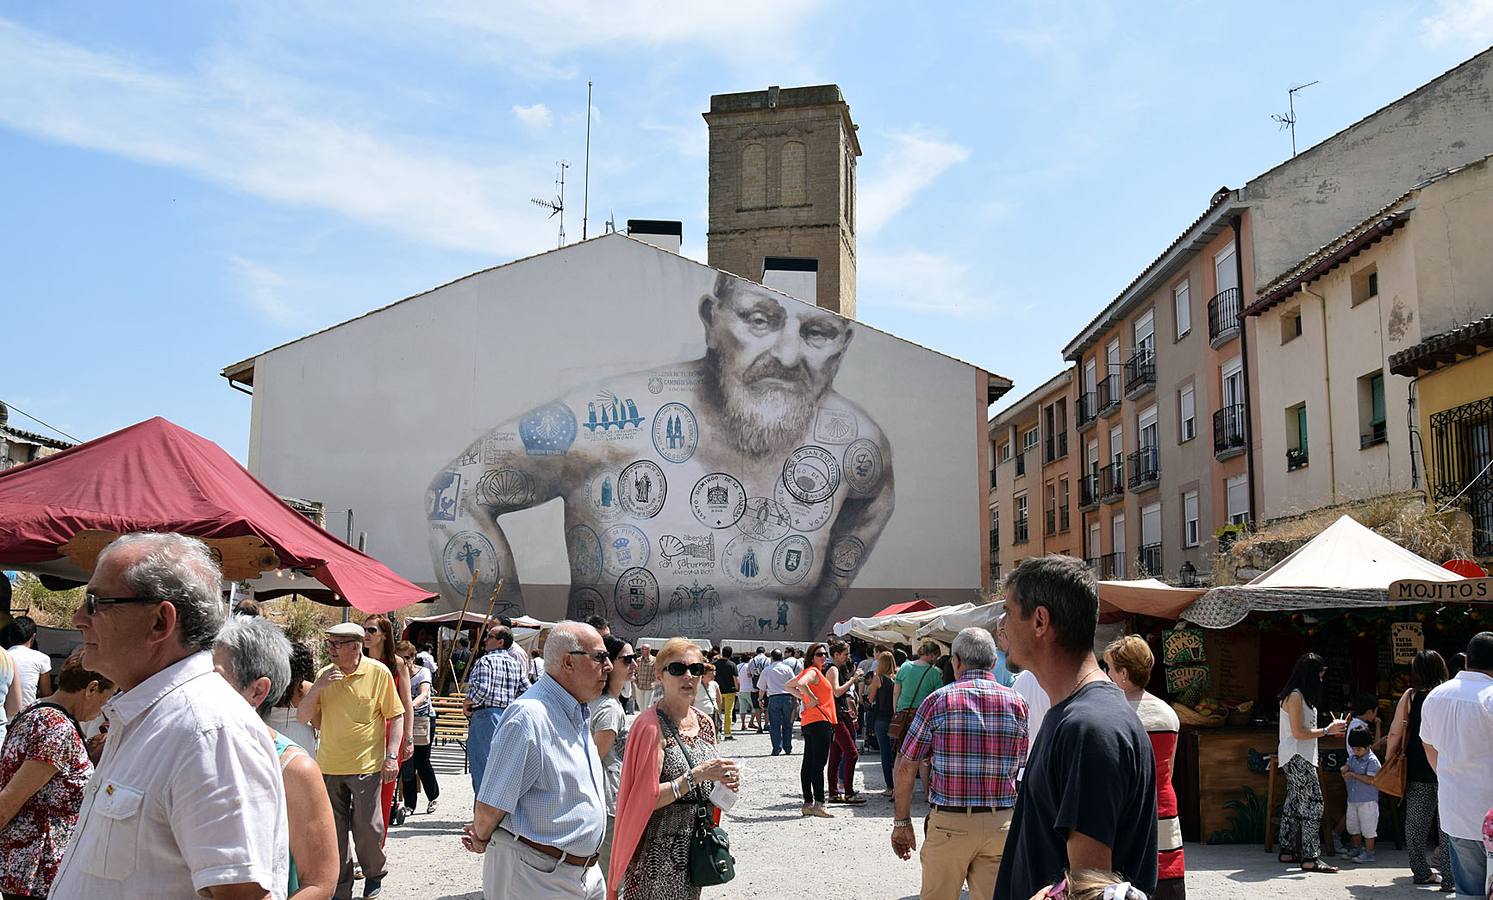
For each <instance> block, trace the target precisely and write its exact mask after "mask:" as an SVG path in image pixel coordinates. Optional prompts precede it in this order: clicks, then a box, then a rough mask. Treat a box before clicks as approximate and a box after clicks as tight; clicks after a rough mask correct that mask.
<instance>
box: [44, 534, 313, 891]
mask: <svg viewBox="0 0 1493 900" xmlns="http://www.w3.org/2000/svg"><path fill="white" fill-rule="evenodd" d="M222 587H223V586H222V578H221V576H220V574H219V570H218V567H217V565H216V564H215V563H214V562H213V560H212V556H211V555H210V554H209V553H208V549H207V547H206V546H205V545H204V544H203V543H202V542H201V541H198V540H196V539H194V538H189V537H186V536H184V535H179V534H130V535H125V536H124V537H121V538H118V539H116V540H115V541H114V542H112V543H111V544H109V545H108V546H107V547H105V548H104V550H103V552H102V553H100V554H99V558H98V564H97V566H96V567H95V568H94V571H93V576H92V577H91V578H90V579H89V580H88V587H87V589H86V591H87V593H86V594H85V595H84V598H83V605H82V606H80V607H79V608H78V611H77V612H75V613H74V614H73V626H74V627H75V628H77V629H78V630H79V631H80V632H82V635H83V658H82V663H83V665H84V666H86V667H87V668H89V669H92V670H93V671H96V672H98V673H99V674H101V675H104V676H105V677H107V678H109V679H110V680H112V681H114V682H115V683H116V684H118V685H119V693H118V694H117V695H116V696H115V697H114V698H113V699H112V700H110V701H109V702H108V703H106V704H105V705H104V713H105V715H107V717H108V720H109V723H110V730H109V740H108V743H107V744H106V745H105V747H104V754H103V757H102V758H101V759H100V761H99V765H98V769H97V770H96V771H95V773H94V776H93V778H92V779H91V780H90V781H89V783H88V786H87V788H86V789H85V791H84V795H83V801H82V807H81V809H80V810H79V812H78V823H77V827H76V828H75V829H74V831H73V834H72V839H71V841H70V842H69V844H68V847H67V850H66V852H65V853H64V855H63V858H62V864H61V868H60V869H59V870H58V872H57V877H56V880H55V881H54V882H53V883H52V889H51V893H50V896H52V897H59V898H61V897H90V898H91V897H107V898H110V900H132V898H141V900H145V898H156V897H195V896H199V895H200V896H204V897H215V898H225V897H226V898H254V900H262V898H267V897H273V898H283V897H284V896H285V890H286V884H287V882H288V880H289V856H290V854H289V846H288V838H287V829H286V818H285V789H284V785H283V782H282V780H281V776H280V765H279V762H278V760H277V758H276V754H275V745H274V741H273V740H272V739H271V738H270V734H269V731H268V730H266V729H265V727H264V723H263V722H261V721H260V719H259V717H258V716H257V715H256V714H255V712H254V710H253V709H251V708H250V707H249V706H248V705H247V704H246V703H244V702H243V699H242V698H241V697H239V695H238V693H237V692H236V691H234V689H233V688H232V687H231V686H229V684H228V682H226V681H224V680H223V679H222V678H219V677H218V674H217V672H216V671H215V670H214V669H213V660H212V655H211V650H212V647H213V641H214V640H215V638H216V637H217V634H218V629H219V628H220V627H221V626H222V624H223V606H222Z"/></svg>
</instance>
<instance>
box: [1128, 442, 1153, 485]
mask: <svg viewBox="0 0 1493 900" xmlns="http://www.w3.org/2000/svg"><path fill="white" fill-rule="evenodd" d="M1127 458H1128V459H1129V460H1130V489H1131V490H1132V491H1144V490H1148V489H1150V488H1153V487H1155V486H1156V485H1157V483H1158V482H1160V481H1161V451H1160V450H1159V449H1158V448H1156V447H1142V448H1140V449H1139V450H1137V451H1135V452H1134V453H1131V454H1130V456H1129V457H1127Z"/></svg>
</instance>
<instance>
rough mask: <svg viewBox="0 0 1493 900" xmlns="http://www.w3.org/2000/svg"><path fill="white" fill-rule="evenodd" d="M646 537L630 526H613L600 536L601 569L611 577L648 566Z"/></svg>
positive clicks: (648, 549)
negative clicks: (627, 570)
mask: <svg viewBox="0 0 1493 900" xmlns="http://www.w3.org/2000/svg"><path fill="white" fill-rule="evenodd" d="M651 552H652V548H650V547H649V546H648V535H646V534H644V533H643V532H642V530H641V529H639V528H635V527H633V526H632V525H613V526H612V527H611V528H608V529H607V530H606V531H605V532H604V533H603V534H602V536H601V560H602V569H603V570H604V571H605V572H606V573H607V574H608V575H612V576H616V575H620V574H622V572H623V571H624V570H626V569H631V568H634V567H642V566H646V565H648V557H649V555H650V554H651Z"/></svg>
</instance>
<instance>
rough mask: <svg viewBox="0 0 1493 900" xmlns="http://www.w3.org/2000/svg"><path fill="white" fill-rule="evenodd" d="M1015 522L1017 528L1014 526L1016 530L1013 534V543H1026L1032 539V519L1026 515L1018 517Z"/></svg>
mask: <svg viewBox="0 0 1493 900" xmlns="http://www.w3.org/2000/svg"><path fill="white" fill-rule="evenodd" d="M1013 524H1014V526H1015V528H1014V530H1013V532H1012V535H1011V543H1013V544H1025V543H1026V542H1027V541H1029V540H1031V520H1030V519H1028V518H1027V517H1026V516H1022V517H1021V518H1019V519H1017V520H1016V521H1015V522H1014V523H1013Z"/></svg>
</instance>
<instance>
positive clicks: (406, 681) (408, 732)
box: [363, 613, 415, 844]
mask: <svg viewBox="0 0 1493 900" xmlns="http://www.w3.org/2000/svg"><path fill="white" fill-rule="evenodd" d="M363 652H364V653H365V654H366V655H367V656H369V657H370V658H372V659H376V660H378V661H379V662H381V663H383V664H384V666H386V667H387V668H388V670H389V674H391V675H393V676H394V685H395V688H396V689H397V690H398V691H399V702H400V703H402V704H404V740H403V741H402V742H401V744H400V747H399V762H400V765H403V764H404V761H405V760H407V759H409V758H410V757H412V756H414V755H415V732H414V724H415V704H414V701H413V699H412V698H411V697H410V667H409V664H407V663H406V662H405V661H404V660H402V659H400V658H399V654H398V653H396V652H395V642H394V623H393V622H391V621H389V617H388V616H386V615H383V614H382V613H380V614H379V615H376V616H369V617H368V618H367V619H365V620H364V621H363ZM388 728H389V726H388V724H387V723H385V725H384V729H385V731H386V732H387V730H388ZM385 737H387V734H385ZM398 785H399V779H397V778H396V779H394V780H393V781H385V782H384V786H383V788H382V793H381V794H380V795H379V797H380V799H379V802H380V803H382V804H383V810H384V843H386V844H387V843H388V841H389V817H390V815H391V814H392V813H393V811H394V792H395V789H396V788H397V787H398Z"/></svg>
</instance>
